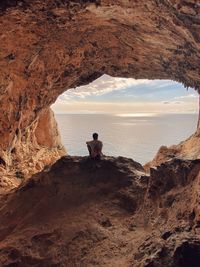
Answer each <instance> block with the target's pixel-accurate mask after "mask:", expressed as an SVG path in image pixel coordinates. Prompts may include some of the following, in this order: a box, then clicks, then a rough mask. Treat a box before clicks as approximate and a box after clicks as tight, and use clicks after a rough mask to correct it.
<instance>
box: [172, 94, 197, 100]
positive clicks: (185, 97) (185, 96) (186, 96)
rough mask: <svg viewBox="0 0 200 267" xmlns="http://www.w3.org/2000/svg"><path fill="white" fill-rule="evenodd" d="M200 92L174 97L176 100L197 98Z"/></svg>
mask: <svg viewBox="0 0 200 267" xmlns="http://www.w3.org/2000/svg"><path fill="white" fill-rule="evenodd" d="M197 96H198V93H193V94H189V95H182V96H176V97H174V99H175V100H189V99H191V100H193V99H195V98H197Z"/></svg>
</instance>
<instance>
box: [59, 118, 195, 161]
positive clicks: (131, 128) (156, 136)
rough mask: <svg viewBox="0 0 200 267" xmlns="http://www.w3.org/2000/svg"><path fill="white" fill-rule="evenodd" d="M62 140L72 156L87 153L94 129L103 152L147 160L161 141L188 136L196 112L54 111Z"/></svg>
mask: <svg viewBox="0 0 200 267" xmlns="http://www.w3.org/2000/svg"><path fill="white" fill-rule="evenodd" d="M55 116H56V120H57V123H58V128H59V130H60V134H61V139H62V143H63V145H64V146H65V148H66V150H67V153H68V154H69V155H71V156H85V155H88V151H87V147H86V141H90V140H92V134H93V133H94V132H97V133H98V134H99V140H101V141H102V142H103V154H105V155H107V156H123V157H128V158H132V159H133V160H135V161H138V162H140V163H142V164H144V163H146V162H148V161H150V160H152V159H153V157H154V156H155V154H156V152H157V151H158V149H159V147H160V146H162V145H165V146H170V145H173V144H178V143H180V142H181V141H183V140H185V139H187V138H188V137H189V136H190V135H191V134H192V133H194V131H195V130H196V126H197V114H150V113H147V114H116V115H115V114H56V115H55Z"/></svg>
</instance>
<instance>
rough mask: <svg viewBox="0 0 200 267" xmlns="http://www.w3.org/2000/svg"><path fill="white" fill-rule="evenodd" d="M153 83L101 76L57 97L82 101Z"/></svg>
mask: <svg viewBox="0 0 200 267" xmlns="http://www.w3.org/2000/svg"><path fill="white" fill-rule="evenodd" d="M153 83H154V81H151V80H146V79H141V80H135V79H131V78H128V79H127V78H114V77H111V76H108V75H103V76H102V77H100V78H99V79H97V80H96V81H94V82H92V83H91V84H89V85H84V86H80V87H78V88H75V89H69V90H67V91H66V92H65V93H64V94H63V95H62V96H60V97H59V99H60V100H64V101H66V100H70V99H78V98H79V99H84V98H86V97H89V96H100V95H104V94H107V93H110V92H113V91H119V90H124V89H126V88H129V87H134V86H138V85H150V84H153Z"/></svg>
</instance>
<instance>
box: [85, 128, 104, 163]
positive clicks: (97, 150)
mask: <svg viewBox="0 0 200 267" xmlns="http://www.w3.org/2000/svg"><path fill="white" fill-rule="evenodd" d="M86 144H87V148H88V151H89V154H90V157H91V158H92V159H95V160H98V159H101V156H102V155H103V154H102V147H103V143H102V142H101V141H99V140H98V134H97V133H93V140H92V141H88V142H86Z"/></svg>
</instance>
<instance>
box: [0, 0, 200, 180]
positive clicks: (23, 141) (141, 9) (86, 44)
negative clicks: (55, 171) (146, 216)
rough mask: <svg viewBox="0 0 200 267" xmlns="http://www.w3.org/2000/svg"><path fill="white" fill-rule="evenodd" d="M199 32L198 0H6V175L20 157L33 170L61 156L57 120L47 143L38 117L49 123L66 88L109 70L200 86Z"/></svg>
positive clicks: (0, 26)
mask: <svg viewBox="0 0 200 267" xmlns="http://www.w3.org/2000/svg"><path fill="white" fill-rule="evenodd" d="M199 31H200V4H199V3H198V1H196V0H188V1H182V0H162V1H161V0H149V1H146V0H140V1H136V0H134V1H127V0H117V1H113V0H87V1H82V0H46V1H42V0H37V1H35V0H2V1H1V3H0V43H1V49H0V106H1V114H0V121H1V126H0V149H1V151H0V154H1V155H0V163H1V168H2V171H3V170H4V175H6V174H7V173H10V172H11V171H16V168H15V167H14V168H13V166H15V165H16V164H15V162H16V157H17V164H18V168H19V170H17V171H18V172H22V170H23V169H30V168H29V164H31V168H32V172H35V171H37V170H38V169H40V168H42V167H43V166H44V165H45V164H46V161H48V162H53V161H54V160H55V158H58V157H59V156H60V155H63V153H64V151H63V149H62V146H61V145H60V143H59V142H58V141H57V140H55V139H57V134H56V135H55V131H54V130H53V129H52V131H51V130H50V127H52V118H51V122H50V124H49V125H48V126H49V131H48V132H47V133H46V132H45V135H46V138H47V139H48V142H46V141H45V139H44V138H42V139H41V138H40V137H39V136H40V135H39V134H38V132H39V131H40V132H43V133H44V131H45V130H42V129H41V125H42V124H40V123H39V122H38V121H40V120H42V121H43V122H44V121H45V116H46V121H45V123H44V125H46V124H47V123H48V122H47V120H48V119H49V116H50V115H49V112H50V111H48V109H49V107H50V105H51V104H52V103H54V102H55V100H56V98H57V97H58V95H60V94H61V93H62V92H64V91H65V90H67V89H68V88H73V87H76V86H79V85H83V84H88V83H89V82H91V81H93V80H95V79H96V78H97V77H100V76H101V75H103V74H109V75H112V76H122V77H133V78H136V79H140V78H147V79H171V80H174V81H178V82H181V83H183V84H184V85H185V86H186V87H189V86H191V87H193V88H194V89H196V90H199V87H200V78H199V77H200V76H199V63H200V48H199V42H200V37H199ZM44 113H45V114H48V115H44ZM41 117H42V119H40V118H41ZM42 127H43V126H42ZM38 128H39V129H38ZM38 137H39V138H40V140H38ZM51 139H52V140H51ZM43 142H44V143H43ZM40 148H42V149H40ZM38 149H39V150H38ZM38 151H40V152H39V155H38ZM35 155H36V156H35ZM35 157H36V160H35ZM39 158H40V159H39ZM36 162H37V163H38V164H37V166H36ZM13 169H14V170H13ZM23 175H25V176H26V174H23Z"/></svg>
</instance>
